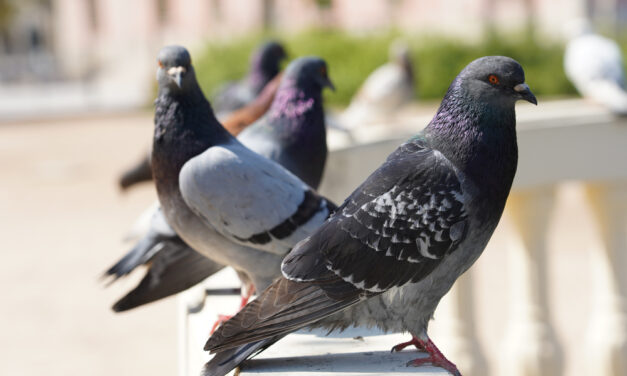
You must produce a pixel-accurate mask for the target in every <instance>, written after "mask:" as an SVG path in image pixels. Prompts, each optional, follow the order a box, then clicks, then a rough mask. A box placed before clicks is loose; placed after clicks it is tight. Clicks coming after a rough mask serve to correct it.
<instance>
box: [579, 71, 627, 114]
mask: <svg viewBox="0 0 627 376" xmlns="http://www.w3.org/2000/svg"><path fill="white" fill-rule="evenodd" d="M584 96H586V97H589V98H591V99H592V100H594V101H595V102H598V103H600V104H602V105H605V106H606V107H607V108H608V109H609V110H610V111H612V112H613V113H614V114H616V115H621V116H627V91H625V89H624V88H623V87H621V86H620V85H619V84H617V83H616V82H612V81H609V80H598V81H595V82H594V83H591V84H589V85H588V86H587V88H586V89H585V92H584Z"/></svg>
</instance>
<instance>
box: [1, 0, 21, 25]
mask: <svg viewBox="0 0 627 376" xmlns="http://www.w3.org/2000/svg"><path fill="white" fill-rule="evenodd" d="M16 10H17V9H16V4H15V0H0V29H5V28H7V27H8V26H9V25H10V24H11V20H12V19H13V16H14V15H15V12H16Z"/></svg>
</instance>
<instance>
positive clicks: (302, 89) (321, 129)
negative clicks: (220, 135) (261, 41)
mask: <svg viewBox="0 0 627 376" xmlns="http://www.w3.org/2000/svg"><path fill="white" fill-rule="evenodd" d="M321 72H324V74H321ZM326 72H327V65H326V63H325V62H324V60H322V59H320V58H317V57H304V58H299V59H296V60H294V61H293V62H292V63H291V64H290V65H289V66H288V67H287V68H286V70H285V75H284V76H283V79H282V80H281V84H280V86H279V89H278V91H277V93H276V96H275V99H274V101H273V102H272V106H271V107H270V109H269V110H268V112H267V113H266V114H265V115H264V116H263V117H262V118H261V119H259V120H258V121H257V122H255V123H254V124H252V125H251V126H249V127H248V128H246V129H245V130H244V131H242V133H241V134H240V135H239V136H238V139H239V140H240V141H241V142H242V143H243V144H244V145H246V146H247V147H248V148H250V149H251V150H254V151H256V152H257V153H259V154H261V155H263V156H265V157H267V158H269V159H272V160H273V161H275V162H277V163H279V164H281V165H282V166H283V167H285V168H287V169H288V170H289V171H291V172H292V173H293V174H295V175H296V176H298V177H299V178H300V179H302V180H303V181H304V182H305V183H307V184H308V185H309V186H311V187H312V188H314V189H316V188H318V185H319V184H320V180H321V179H322V173H323V170H324V164H325V161H326V158H327V143H326V138H327V135H326V127H325V122H324V108H323V104H322V89H323V88H324V87H330V88H332V89H334V87H333V84H332V83H331V81H330V80H329V79H328V75H327V73H326Z"/></svg>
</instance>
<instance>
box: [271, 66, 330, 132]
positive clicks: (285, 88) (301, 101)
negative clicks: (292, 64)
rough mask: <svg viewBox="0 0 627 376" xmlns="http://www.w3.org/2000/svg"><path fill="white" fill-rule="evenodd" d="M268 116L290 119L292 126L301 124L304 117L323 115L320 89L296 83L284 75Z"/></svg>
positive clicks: (274, 118) (273, 118)
mask: <svg viewBox="0 0 627 376" xmlns="http://www.w3.org/2000/svg"><path fill="white" fill-rule="evenodd" d="M268 116H269V117H270V121H273V120H276V119H279V118H282V119H286V120H291V123H292V124H293V125H294V126H297V125H298V124H303V123H304V122H303V120H304V118H311V117H316V116H324V113H323V111H322V93H321V90H320V89H318V88H315V87H305V86H303V85H298V84H296V82H294V81H293V80H292V79H289V78H287V77H286V78H284V79H283V82H281V86H279V89H278V90H277V92H276V95H275V97H274V101H273V102H272V105H271V106H270V110H269V111H268Z"/></svg>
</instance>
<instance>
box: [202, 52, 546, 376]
mask: <svg viewBox="0 0 627 376" xmlns="http://www.w3.org/2000/svg"><path fill="white" fill-rule="evenodd" d="M519 99H525V100H528V101H530V102H532V103H536V100H535V97H534V96H533V94H531V92H530V91H529V88H528V86H527V85H526V84H524V73H523V70H522V68H521V67H520V65H519V64H518V63H517V62H515V61H514V60H512V59H510V58H506V57H500V56H493V57H484V58H481V59H478V60H475V61H473V62H472V63H470V64H469V65H468V66H467V67H466V68H465V69H464V70H462V72H461V73H460V74H459V75H458V76H457V77H456V78H455V80H454V81H453V83H452V84H451V86H450V87H449V90H448V92H447V93H446V95H445V97H444V99H443V100H442V104H441V106H440V108H439V109H438V112H437V113H436V115H435V117H434V118H433V120H432V121H431V122H430V123H429V125H428V126H427V127H426V129H425V130H424V131H423V132H421V133H420V134H419V135H418V136H416V137H414V138H412V139H410V140H409V141H407V142H406V143H404V144H403V145H401V146H400V147H399V148H398V149H397V150H396V151H395V152H393V153H392V154H391V155H390V156H389V157H388V159H387V160H386V161H385V163H384V164H383V165H382V166H381V167H379V169H377V170H376V171H375V172H374V173H373V174H372V175H371V176H370V177H368V179H366V181H365V182H364V183H363V184H362V185H360V186H359V187H358V188H357V189H356V190H355V191H354V192H353V193H352V194H351V195H350V196H349V197H348V198H347V199H346V201H345V202H344V204H343V205H342V206H341V207H340V208H339V209H338V210H337V212H336V213H335V214H334V215H333V216H332V217H331V218H330V219H329V220H328V221H327V222H326V223H325V224H324V225H322V226H321V227H320V228H319V229H318V230H317V231H316V233H314V234H313V235H312V236H310V237H308V238H307V239H305V240H303V241H301V242H300V243H299V244H297V245H296V246H295V247H294V249H293V250H292V251H291V252H290V253H289V254H288V256H286V258H285V259H284V261H283V264H282V271H283V278H281V279H279V280H277V281H276V282H274V283H273V284H272V285H271V286H270V287H268V288H267V289H266V290H265V291H264V292H262V293H261V295H260V296H259V297H258V298H257V299H256V300H255V301H253V302H251V303H249V304H248V305H247V306H246V307H244V309H243V310H242V311H240V312H239V313H238V314H237V315H236V316H235V317H233V318H232V319H231V320H229V321H228V322H226V323H225V324H224V325H222V326H221V327H220V328H219V329H218V331H216V332H215V333H214V334H213V335H212V336H211V338H209V340H208V341H207V344H206V346H205V349H206V350H210V351H211V352H216V353H218V355H217V357H216V358H214V359H218V360H217V361H215V360H211V361H210V362H209V363H208V364H207V365H206V368H205V373H204V374H205V375H213V376H218V375H223V374H225V372H224V371H226V370H227V369H232V368H234V367H235V366H237V365H238V364H239V363H238V362H240V361H241V356H240V357H233V356H232V354H236V353H238V351H242V352H247V351H246V349H248V348H250V347H257V346H260V347H263V346H265V343H266V342H268V343H273V342H275V341H276V340H278V339H280V338H281V337H282V336H284V335H286V334H287V333H290V332H292V331H294V330H297V329H298V328H301V327H303V326H307V325H312V326H322V327H326V328H329V329H335V328H345V327H347V326H350V325H355V326H378V327H380V328H382V329H383V330H386V331H408V332H410V333H411V334H412V336H414V339H415V340H416V341H418V342H419V343H427V342H428V343H429V344H430V345H432V342H431V341H430V340H429V338H428V335H427V334H426V331H427V325H428V321H429V319H430V318H431V316H432V314H433V312H434V310H435V308H436V306H437V304H438V302H439V300H440V298H441V297H442V296H443V295H444V294H445V293H446V292H447V291H448V290H449V289H450V287H451V286H452V284H453V282H454V281H455V280H456V279H457V277H458V276H459V275H461V273H463V272H464V271H466V270H467V269H468V268H469V267H470V266H471V265H472V263H473V262H474V261H475V260H476V259H477V257H479V255H480V254H481V252H482V251H483V249H484V248H485V245H486V244H487V242H488V240H489V238H490V237H491V235H492V232H493V231H494V229H495V227H496V225H497V223H498V221H499V219H500V216H501V214H502V211H503V208H504V206H505V201H506V198H507V196H508V194H509V190H510V187H511V184H512V181H513V178H514V174H515V171H516V165H517V144H516V129H515V124H516V119H515V111H514V104H515V102H516V101H517V100H519ZM225 351H226V352H228V353H227V354H230V355H231V356H227V355H222V356H221V355H220V354H221V353H222V352H225ZM438 353H439V352H438ZM431 356H433V360H432V361H433V362H434V363H437V364H439V365H441V366H444V367H446V368H447V369H448V370H449V371H451V372H453V373H454V374H459V371H457V369H456V367H455V366H454V365H453V364H452V363H450V362H448V361H447V360H446V359H445V358H443V357H441V358H438V357H437V356H434V354H431ZM440 356H441V354H440ZM418 363H419V362H416V364H418Z"/></svg>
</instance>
